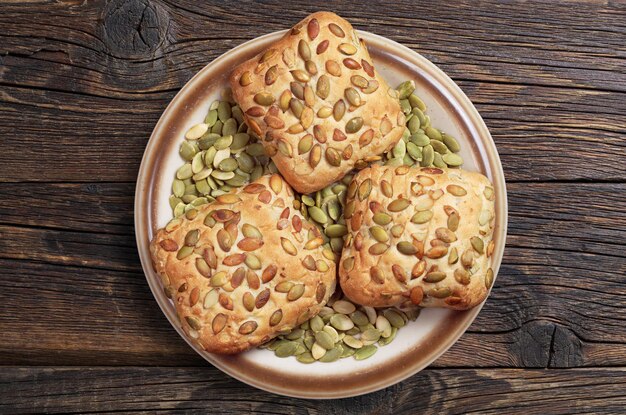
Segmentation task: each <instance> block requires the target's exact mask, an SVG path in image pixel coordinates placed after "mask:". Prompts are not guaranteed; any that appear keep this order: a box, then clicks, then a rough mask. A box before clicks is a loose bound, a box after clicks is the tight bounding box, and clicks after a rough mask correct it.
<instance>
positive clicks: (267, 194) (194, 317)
mask: <svg viewBox="0 0 626 415" xmlns="http://www.w3.org/2000/svg"><path fill="white" fill-rule="evenodd" d="M293 201H294V193H293V190H292V189H291V188H290V187H289V185H288V184H287V183H285V182H284V181H283V179H282V178H281V177H280V176H279V175H278V174H274V175H272V176H271V177H270V176H263V177H261V178H259V179H258V180H256V181H254V182H252V183H250V184H248V185H247V186H245V187H243V188H242V189H239V191H238V192H237V193H229V194H225V195H222V196H218V197H217V200H216V201H215V202H214V203H211V204H207V205H202V206H200V207H198V208H197V209H192V210H190V211H189V212H187V213H186V215H185V216H183V217H180V218H177V219H174V220H172V221H171V222H170V223H169V224H168V225H167V226H166V227H165V228H164V229H160V230H159V231H158V232H157V234H156V235H155V237H154V239H153V241H152V243H151V245H150V251H151V254H152V261H153V264H154V268H155V270H156V272H157V273H158V274H159V275H160V277H161V279H162V281H163V284H164V286H165V290H166V294H168V296H169V297H170V298H171V299H172V300H173V301H174V304H175V305H176V310H177V312H178V316H179V317H180V321H181V324H182V327H183V329H184V330H185V332H187V334H188V335H189V337H191V338H192V339H195V340H196V341H197V343H198V344H199V345H200V346H201V347H202V348H204V349H205V350H207V351H209V352H213V353H237V352H241V351H244V350H247V349H249V348H251V347H254V346H257V345H259V344H261V343H264V342H266V341H268V340H269V339H271V338H273V337H274V336H276V335H278V334H279V333H281V332H289V330H291V329H292V328H293V327H295V326H296V325H298V324H301V323H303V322H304V321H306V320H308V319H309V318H311V317H313V316H314V315H316V314H317V313H318V312H319V310H320V309H321V308H322V307H323V306H324V304H326V301H328V298H329V297H330V295H331V294H332V293H333V291H334V290H335V276H336V275H335V274H336V270H335V268H336V265H335V262H334V261H333V254H332V252H330V251H329V252H325V251H324V248H323V247H322V243H323V240H322V238H321V235H320V231H319V228H318V227H316V226H315V225H313V224H311V223H310V222H309V221H308V220H306V219H304V218H303V217H302V216H301V215H300V212H298V211H297V210H295V209H294V208H293Z"/></svg>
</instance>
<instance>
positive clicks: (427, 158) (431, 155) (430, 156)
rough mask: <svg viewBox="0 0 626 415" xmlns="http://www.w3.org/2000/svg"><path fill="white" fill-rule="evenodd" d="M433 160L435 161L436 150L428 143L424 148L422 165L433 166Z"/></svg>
mask: <svg viewBox="0 0 626 415" xmlns="http://www.w3.org/2000/svg"><path fill="white" fill-rule="evenodd" d="M433 161H435V150H434V149H433V146H432V145H430V144H428V145H426V146H424V147H423V148H422V161H421V162H420V166H422V167H428V166H431V165H432V164H433Z"/></svg>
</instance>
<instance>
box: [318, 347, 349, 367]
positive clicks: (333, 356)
mask: <svg viewBox="0 0 626 415" xmlns="http://www.w3.org/2000/svg"><path fill="white" fill-rule="evenodd" d="M342 353H343V348H342V347H341V345H337V346H335V347H333V348H332V349H330V350H328V351H327V352H326V353H325V354H324V356H322V357H320V358H319V361H320V362H325V363H330V362H335V361H337V360H339V358H340V357H341V354H342Z"/></svg>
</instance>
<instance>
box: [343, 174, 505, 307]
mask: <svg viewBox="0 0 626 415" xmlns="http://www.w3.org/2000/svg"><path fill="white" fill-rule="evenodd" d="M494 202H495V194H494V189H493V186H492V184H491V183H490V182H489V179H487V178H486V177H485V176H483V175H482V174H479V173H472V172H468V171H463V170H458V169H450V170H445V169H439V168H432V167H423V168H420V167H408V166H401V167H384V166H373V167H371V168H367V169H364V170H362V171H360V172H359V173H358V174H357V175H356V176H355V177H354V180H353V181H352V182H351V184H350V186H349V187H348V191H347V201H346V208H345V211H344V214H345V218H346V223H347V225H348V230H349V234H348V237H347V239H346V243H345V246H344V250H343V254H342V256H341V261H340V265H339V277H340V283H341V288H342V290H343V292H344V294H345V295H346V296H348V297H349V298H350V299H351V300H352V301H354V302H357V303H359V304H362V305H367V306H373V307H389V306H399V307H404V306H415V305H419V306H422V307H446V308H452V309H456V310H465V309H468V308H472V307H474V306H476V305H477V304H479V303H481V302H482V301H483V300H484V299H485V298H486V297H487V293H488V290H489V288H491V284H492V283H493V271H492V269H491V268H490V267H491V255H492V253H493V249H494V241H493V240H492V235H493V228H494V223H495V213H494Z"/></svg>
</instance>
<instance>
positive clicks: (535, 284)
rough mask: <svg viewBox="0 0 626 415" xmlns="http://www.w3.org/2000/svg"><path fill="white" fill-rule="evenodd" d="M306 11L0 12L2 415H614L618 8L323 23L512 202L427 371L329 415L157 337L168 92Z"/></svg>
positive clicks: (622, 174) (623, 347)
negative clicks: (469, 135) (470, 143)
mask: <svg viewBox="0 0 626 415" xmlns="http://www.w3.org/2000/svg"><path fill="white" fill-rule="evenodd" d="M308 4H309V2H305V1H299V2H289V3H287V2H284V1H271V2H263V3H262V4H260V3H259V4H253V3H248V2H236V3H232V4H225V3H224V2H218V1H203V2H196V1H191V0H188V1H180V2H173V1H164V0H129V1H121V0H117V1H112V2H105V1H90V2H84V1H77V0H66V1H56V2H53V1H50V2H44V1H41V2H31V1H24V2H20V1H17V0H12V1H9V2H3V3H2V4H1V5H0V268H1V269H2V273H3V277H2V278H0V287H1V289H0V304H1V306H0V331H1V334H0V365H2V367H0V413H31V412H42V411H46V412H80V413H87V412H114V411H118V412H120V411H121V412H134V411H138V412H140V411H141V412H151V413H153V412H157V411H163V412H187V411H196V412H201V413H207V412H211V413H217V412H223V413H245V412H257V413H281V414H283V413H284V414H287V413H310V414H318V413H319V414H326V413H376V414H378V413H390V412H393V413H403V412H406V413H435V414H439V413H524V414H535V413H536V414H545V413H590V412H594V413H620V412H621V413H623V411H624V408H626V398H625V393H624V390H626V381H625V379H626V324H625V323H626V254H625V248H626V242H625V240H626V196H625V195H626V163H625V161H626V122H625V121H626V4H625V3H622V2H613V1H608V2H607V1H604V2H602V1H586V2H577V3H555V2H553V1H545V2H537V1H525V2H506V3H504V2H499V1H493V2H490V1H481V2H471V1H467V2H449V3H448V4H446V3H445V2H426V1H420V2H411V1H407V0H401V1H395V2H386V3H385V4H372V3H371V2H367V3H364V5H362V6H359V5H355V4H354V3H353V2H347V1H346V2H333V3H329V4H328V5H327V7H328V8H329V9H332V10H333V11H336V12H338V13H339V14H341V15H342V16H344V17H346V18H348V19H349V20H351V21H352V22H353V24H354V25H355V26H356V27H357V28H361V29H365V30H369V31H372V32H375V33H378V34H381V35H384V36H387V37H389V38H391V39H393V40H396V41H399V42H401V43H403V44H405V45H407V46H409V47H411V48H413V49H415V50H416V51H418V52H420V53H422V54H423V55H425V56H426V57H427V58H428V59H430V60H431V61H433V62H434V63H435V64H437V65H438V66H439V67H441V68H442V69H443V70H444V71H446V72H447V73H448V74H449V75H450V76H451V77H452V78H453V79H454V80H455V81H456V82H457V83H458V84H459V85H460V86H461V88H462V89H463V90H464V91H465V92H466V93H467V95H468V96H469V97H470V99H471V100H472V101H473V102H474V103H475V105H476V106H477V108H478V110H479V111H480V112H481V114H482V115H483V117H484V119H485V121H486V123H487V125H488V127H489V128H490V130H491V132H492V134H493V137H494V140H495V141H496V144H497V146H498V150H499V152H500V156H501V158H502V163H503V166H504V171H505V175H506V179H507V182H508V191H509V207H510V216H509V237H508V240H507V248H506V251H505V256H504V262H503V265H502V268H501V270H500V277H499V279H498V281H497V283H496V285H495V288H494V290H493V293H492V296H491V297H490V299H489V300H488V301H487V304H486V305H485V307H484V308H483V311H482V312H481V313H480V315H479V317H478V318H477V320H476V321H475V323H474V324H473V325H472V326H471V328H470V329H469V331H468V332H467V333H466V334H465V335H464V336H463V337H462V338H461V340H460V341H459V342H458V343H457V344H456V345H455V346H454V347H453V348H452V349H451V350H450V351H448V352H447V353H446V354H445V355H444V356H442V357H441V358H440V359H439V360H437V361H436V362H435V364H433V365H432V366H431V367H430V368H429V369H427V370H425V371H423V372H422V373H420V374H418V375H415V376H413V377H411V378H410V379H408V380H406V381H404V382H402V383H400V384H398V385H395V386H392V387H390V388H387V389H385V390H383V391H380V392H377V393H374V394H370V395H366V396H362V397H358V398H352V399H343V400H337V401H306V400H299V399H290V398H284V397H279V396H276V395H272V394H269V393H266V392H262V391H258V390H255V389H253V388H251V387H249V386H246V385H244V384H242V383H240V382H238V381H235V380H233V379H231V378H229V377H227V376H225V375H223V374H222V373H221V372H219V371H218V370H217V369H215V368H213V367H211V366H210V365H208V364H207V363H205V362H204V361H203V360H202V359H201V358H200V357H199V356H197V355H195V354H194V353H193V351H192V350H191V349H189V347H187V346H186V344H185V343H184V342H183V340H182V339H180V338H179V337H178V335H177V334H176V332H175V331H174V330H173V329H172V328H171V327H170V326H169V323H168V322H167V321H166V319H165V317H164V316H163V315H162V313H161V312H160V310H159V308H158V306H157V304H156V302H155V301H154V299H153V298H152V296H151V294H150V291H149V289H148V286H147V284H146V281H145V279H144V276H143V273H142V271H141V267H140V264H139V259H138V256H137V251H136V247H135V241H134V234H133V216H132V207H133V195H134V181H135V179H136V175H137V170H138V168H139V163H140V160H141V155H142V153H143V149H144V147H145V144H146V142H147V140H148V137H149V135H150V133H151V131H152V129H153V127H154V125H155V123H156V121H157V120H158V118H159V116H160V114H161V113H162V111H163V110H164V109H165V107H166V106H167V104H168V102H169V101H170V100H171V98H172V97H173V96H174V94H175V93H176V92H177V91H178V90H179V89H180V88H181V87H182V86H183V85H184V84H185V83H186V82H187V81H188V80H189V78H191V76H193V74H195V73H196V72H197V71H198V70H199V69H200V68H202V67H203V66H204V65H205V64H207V63H208V62H210V61H211V60H212V59H214V58H215V57H217V56H219V55H220V54H222V53H224V52H226V51H227V50H229V49H230V48H232V47H234V46H236V45H238V44H239V43H241V42H243V41H245V40H248V39H251V38H253V37H255V36H258V35H261V34H264V33H268V32H271V31H274V30H278V29H282V28H285V27H287V26H289V25H291V24H293V23H295V22H296V21H298V20H299V19H301V18H302V17H304V16H306V15H307V14H308V13H310V12H313V11H315V10H317V9H318V8H317V7H314V6H310V5H308Z"/></svg>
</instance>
